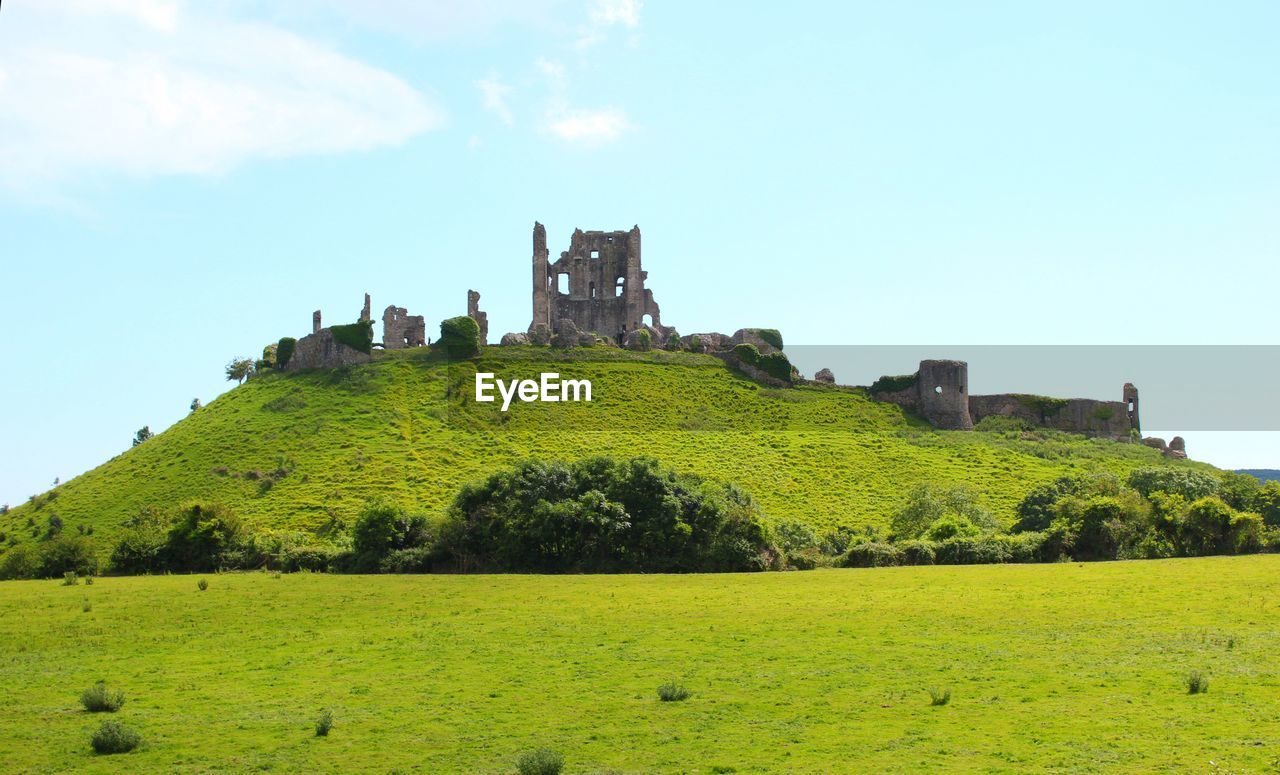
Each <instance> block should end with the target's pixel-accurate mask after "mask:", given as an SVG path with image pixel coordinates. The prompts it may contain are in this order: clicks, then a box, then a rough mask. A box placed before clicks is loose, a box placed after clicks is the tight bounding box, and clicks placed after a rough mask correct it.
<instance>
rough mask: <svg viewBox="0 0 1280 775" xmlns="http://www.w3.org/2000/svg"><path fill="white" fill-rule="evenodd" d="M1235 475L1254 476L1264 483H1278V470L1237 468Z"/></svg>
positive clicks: (1279, 472)
mask: <svg viewBox="0 0 1280 775" xmlns="http://www.w3.org/2000/svg"><path fill="white" fill-rule="evenodd" d="M1236 473H1237V474H1249V475H1250V476H1256V477H1258V479H1261V480H1262V481H1264V482H1280V469H1276V468H1237V469H1236Z"/></svg>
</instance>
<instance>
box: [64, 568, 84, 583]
mask: <svg viewBox="0 0 1280 775" xmlns="http://www.w3.org/2000/svg"><path fill="white" fill-rule="evenodd" d="M79 583H80V576H79V575H78V574H77V573H76V572H75V571H73V570H69V571H67V572H66V573H64V574H62V586H64V587H74V586H75V585H76V584H79Z"/></svg>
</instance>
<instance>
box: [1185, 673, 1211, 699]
mask: <svg viewBox="0 0 1280 775" xmlns="http://www.w3.org/2000/svg"><path fill="white" fill-rule="evenodd" d="M1186 686H1187V694H1204V693H1205V692H1207V691H1209V676H1207V675H1205V674H1204V673H1201V672H1200V671H1199V670H1192V671H1191V672H1190V673H1188V674H1187V679H1186Z"/></svg>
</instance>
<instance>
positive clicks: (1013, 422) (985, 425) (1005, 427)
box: [973, 414, 1033, 434]
mask: <svg viewBox="0 0 1280 775" xmlns="http://www.w3.org/2000/svg"><path fill="white" fill-rule="evenodd" d="M1032 428H1033V426H1032V425H1031V423H1029V422H1027V421H1026V420H1024V419H1022V418H1021V417H1005V416H1004V415H1001V414H989V415H987V416H986V417H983V418H982V419H981V420H978V422H977V423H975V424H974V426H973V429H974V430H975V431H979V432H981V433H1011V434H1017V433H1022V432H1023V431H1029V430H1031V429H1032Z"/></svg>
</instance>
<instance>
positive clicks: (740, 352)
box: [733, 342, 760, 366]
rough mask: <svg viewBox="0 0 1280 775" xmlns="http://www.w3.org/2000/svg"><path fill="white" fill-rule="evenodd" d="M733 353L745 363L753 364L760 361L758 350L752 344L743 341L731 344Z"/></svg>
mask: <svg viewBox="0 0 1280 775" xmlns="http://www.w3.org/2000/svg"><path fill="white" fill-rule="evenodd" d="M733 354H734V355H735V356H736V357H737V358H738V360H740V361H742V362H743V363H745V364H748V365H750V366H755V365H756V364H757V363H759V362H760V350H759V349H757V348H756V346H755V345H754V344H749V343H747V342H743V343H742V344H736V345H734V346H733Z"/></svg>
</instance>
